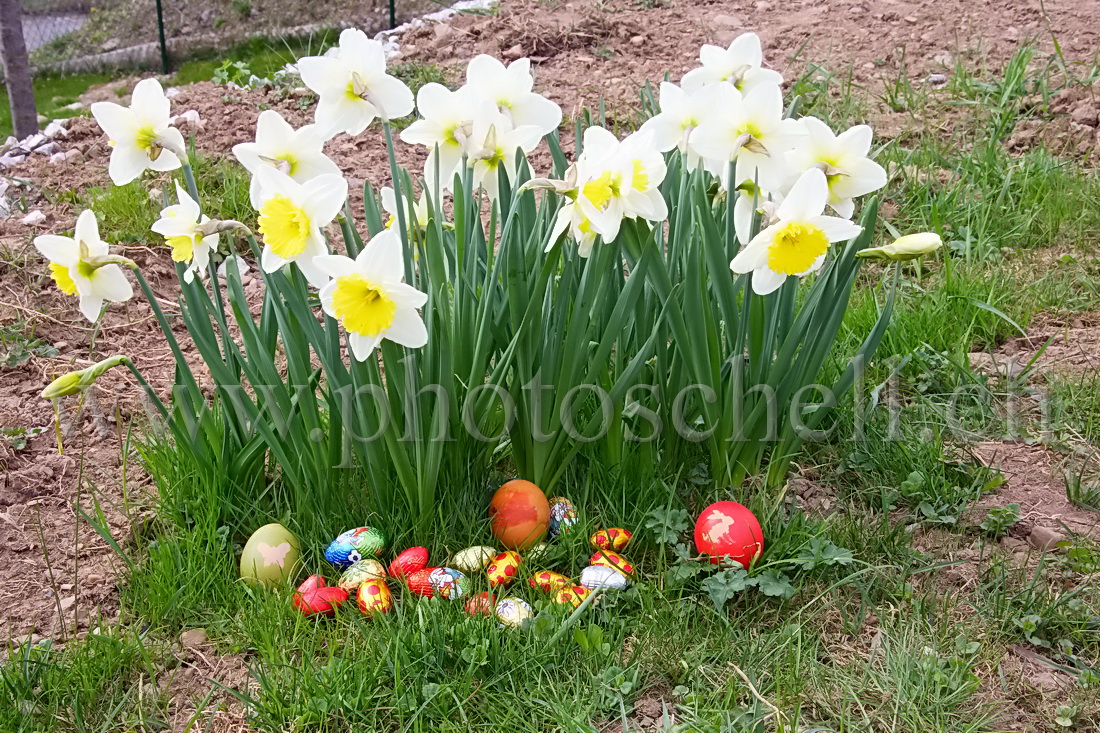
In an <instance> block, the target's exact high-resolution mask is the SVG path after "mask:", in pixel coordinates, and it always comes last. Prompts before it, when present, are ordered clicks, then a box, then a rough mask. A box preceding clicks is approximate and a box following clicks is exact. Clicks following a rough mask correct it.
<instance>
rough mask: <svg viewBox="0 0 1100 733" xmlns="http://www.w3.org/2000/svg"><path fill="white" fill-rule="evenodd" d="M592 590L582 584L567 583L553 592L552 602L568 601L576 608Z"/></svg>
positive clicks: (562, 602)
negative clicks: (567, 584)
mask: <svg viewBox="0 0 1100 733" xmlns="http://www.w3.org/2000/svg"><path fill="white" fill-rule="evenodd" d="M591 592H592V591H591V590H589V589H588V588H585V587H584V586H583V585H569V586H566V587H564V588H558V590H557V591H555V592H554V603H561V604H565V603H568V604H570V605H571V606H573V608H577V607H578V606H580V605H581V603H583V602H584V599H585V598H587V597H588V594H589V593H591Z"/></svg>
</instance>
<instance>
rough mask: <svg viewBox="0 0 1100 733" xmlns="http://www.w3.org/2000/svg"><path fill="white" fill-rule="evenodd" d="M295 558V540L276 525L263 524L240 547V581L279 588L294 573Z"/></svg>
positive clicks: (297, 556) (297, 558)
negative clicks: (242, 579)
mask: <svg viewBox="0 0 1100 733" xmlns="http://www.w3.org/2000/svg"><path fill="white" fill-rule="evenodd" d="M299 558H300V554H299V547H298V540H297V538H295V536H294V535H292V534H291V533H290V530H288V529H287V528H286V527H284V526H283V525H281V524H278V523H272V524H265V525H264V526H262V527H260V528H259V529H257V530H256V531H255V532H253V533H252V536H251V537H249V538H248V542H246V543H245V545H244V551H242V552H241V577H242V578H244V579H245V580H246V581H249V582H254V583H260V584H262V585H267V586H273V585H280V584H282V583H286V582H287V581H289V580H290V579H291V578H293V577H294V576H295V575H296V574H297V573H298V568H299Z"/></svg>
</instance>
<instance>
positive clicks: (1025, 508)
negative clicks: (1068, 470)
mask: <svg viewBox="0 0 1100 733" xmlns="http://www.w3.org/2000/svg"><path fill="white" fill-rule="evenodd" d="M969 449H970V451H971V452H972V453H973V454H974V456H975V457H976V458H977V459H978V460H980V461H981V462H982V463H983V464H985V465H987V466H992V467H995V468H997V469H999V470H1000V471H1001V472H1002V473H1003V474H1004V475H1005V478H1006V479H1007V481H1006V482H1005V483H1004V485H1002V486H1001V487H1000V488H998V489H997V491H996V492H995V493H993V494H990V495H988V496H986V497H984V498H983V499H982V500H981V501H980V502H979V503H980V505H981V506H983V507H992V506H1005V505H1007V504H1019V505H1020V523H1019V524H1018V525H1016V526H1015V527H1014V528H1013V533H1014V534H1017V535H1018V536H1024V537H1027V536H1029V534H1030V533H1031V532H1032V530H1033V529H1034V528H1035V527H1047V528H1050V529H1052V530H1055V531H1057V532H1059V533H1063V534H1064V532H1065V530H1067V529H1068V530H1069V531H1071V532H1074V533H1078V534H1087V535H1091V536H1094V537H1100V514H1097V513H1096V512H1090V511H1088V510H1085V509H1081V508H1080V507H1077V506H1075V505H1073V504H1071V503H1070V502H1069V499H1067V498H1066V484H1065V476H1064V475H1063V473H1062V470H1063V464H1064V463H1065V461H1064V459H1063V457H1062V456H1060V455H1059V454H1057V453H1055V452H1054V451H1052V450H1050V449H1049V448H1047V447H1046V446H1043V445H1028V444H1026V443H1020V442H1016V443H1014V442H1007V441H1006V442H982V443H974V444H972V445H971V446H969Z"/></svg>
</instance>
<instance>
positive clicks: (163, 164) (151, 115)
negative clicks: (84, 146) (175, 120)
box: [91, 79, 186, 186]
mask: <svg viewBox="0 0 1100 733" xmlns="http://www.w3.org/2000/svg"><path fill="white" fill-rule="evenodd" d="M91 109H92V116H93V117H95V121H96V122H98V123H99V126H100V127H101V128H103V132H105V133H107V137H108V138H109V139H110V141H111V147H112V150H111V160H110V162H109V163H108V164H107V173H108V174H109V175H110V176H111V181H112V182H113V183H114V184H115V185H116V186H122V185H125V184H127V183H129V182H130V181H132V180H134V179H136V178H137V177H138V176H140V175H141V174H142V173H144V172H145V171H146V170H154V171H171V170H175V169H176V168H179V167H180V166H181V165H182V164H183V163H182V159H183V158H185V157H186V153H185V151H184V142H183V134H182V133H181V132H180V131H179V130H177V129H176V128H174V127H172V126H171V124H170V123H169V121H168V120H169V117H170V113H171V104H170V103H169V102H168V98H167V97H166V96H164V90H163V89H162V88H161V86H160V82H159V81H157V80H156V79H143V80H142V81H139V82H138V83H137V85H136V86H135V87H134V92H133V94H132V95H131V98H130V106H129V107H123V106H122V105H120V104H115V103H114V102H96V103H95V104H93V105H92V108H91Z"/></svg>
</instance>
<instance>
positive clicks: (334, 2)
mask: <svg viewBox="0 0 1100 733" xmlns="http://www.w3.org/2000/svg"><path fill="white" fill-rule="evenodd" d="M453 2H454V0H449V1H446V2H445V1H444V0H0V50H3V58H4V70H5V75H4V77H2V78H3V79H4V80H6V81H9V79H8V77H9V76H11V77H12V79H11V80H10V81H12V82H13V83H10V84H8V85H7V86H8V87H9V93H10V94H11V103H12V107H11V108H12V113H13V115H12V116H13V118H15V117H17V115H16V105H17V103H19V104H23V105H26V104H27V96H28V95H27V94H26V93H23V94H22V99H21V102H17V100H16V96H18V91H17V88H18V87H20V86H22V87H23V88H24V92H25V91H26V89H27V88H28V87H29V82H27V83H25V84H23V83H21V82H20V81H19V78H18V77H22V76H25V73H24V72H23V69H24V68H26V67H28V66H29V68H30V70H31V73H33V74H35V75H38V74H43V73H49V74H72V73H81V72H91V71H110V70H115V69H129V70H132V69H156V70H158V71H164V72H168V71H170V70H171V69H172V68H173V67H174V66H176V65H178V64H180V63H182V62H183V61H185V60H186V59H188V58H190V57H194V56H196V55H202V54H205V55H208V56H209V55H216V54H217V53H218V52H219V51H224V50H226V49H230V48H233V47H234V46H238V45H240V44H242V43H245V42H252V41H254V39H256V38H257V37H259V38H262V39H265V40H266V41H267V42H268V43H271V44H272V45H274V46H275V47H286V48H288V49H289V48H291V47H292V44H295V45H296V46H303V45H304V46H305V47H307V48H308V47H310V46H313V45H314V43H315V39H320V38H323V37H327V38H329V39H330V40H332V39H334V38H335V34H334V33H328V31H331V30H335V29H338V28H345V27H352V26H354V27H358V28H362V29H363V30H365V31H367V32H368V33H372V34H373V33H376V32H378V31H382V30H385V29H387V28H390V27H393V26H394V25H395V24H400V23H402V22H405V21H407V20H409V19H411V18H414V17H417V16H420V15H423V14H425V13H430V12H432V11H434V10H438V9H440V8H441V7H446V6H449V5H451V4H452V3H453ZM20 20H21V22H22V39H23V44H19V43H18V38H17V35H18V32H17V31H16V30H15V29H16V28H17V27H18V23H19V21H20ZM2 39H7V40H8V43H7V44H6V45H7V46H10V48H6V49H3V48H2V47H3V46H4V45H5V44H4V43H3V40H2ZM20 45H23V46H25V51H24V49H20V48H19V46H20ZM17 57H18V58H17ZM31 106H32V107H33V105H31ZM32 117H33V115H32ZM16 127H18V125H16Z"/></svg>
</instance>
